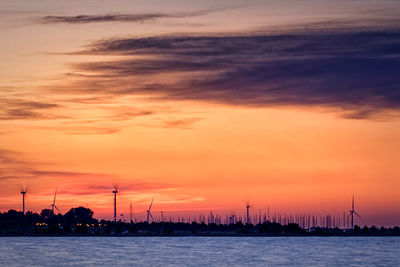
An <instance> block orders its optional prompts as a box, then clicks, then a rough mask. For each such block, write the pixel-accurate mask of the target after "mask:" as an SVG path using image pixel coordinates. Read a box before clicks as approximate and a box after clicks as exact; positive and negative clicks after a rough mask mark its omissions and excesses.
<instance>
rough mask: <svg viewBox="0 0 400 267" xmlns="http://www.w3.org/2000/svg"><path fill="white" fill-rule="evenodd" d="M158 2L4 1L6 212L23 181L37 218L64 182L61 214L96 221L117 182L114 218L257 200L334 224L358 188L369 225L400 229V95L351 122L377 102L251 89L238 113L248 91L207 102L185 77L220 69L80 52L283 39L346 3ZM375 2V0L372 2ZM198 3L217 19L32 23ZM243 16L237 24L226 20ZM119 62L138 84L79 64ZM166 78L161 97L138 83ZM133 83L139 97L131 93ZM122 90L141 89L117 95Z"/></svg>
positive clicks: (105, 213)
mask: <svg viewBox="0 0 400 267" xmlns="http://www.w3.org/2000/svg"><path fill="white" fill-rule="evenodd" d="M153 2H154V3H148V4H146V5H145V4H143V3H142V2H140V1H136V2H134V4H132V3H133V2H132V3H131V4H128V3H127V2H124V1H121V3H119V4H112V3H111V2H108V1H105V2H103V5H97V4H98V3H97V2H96V1H87V2H86V1H82V2H80V3H81V4H80V5H77V4H75V5H74V4H62V5H61V4H50V5H49V4H48V2H46V1H41V2H39V3H40V4H38V5H37V6H35V5H32V4H29V1H25V2H24V1H21V2H20V3H19V4H16V3H14V2H13V1H5V2H4V5H5V9H4V10H5V11H4V14H5V15H4V16H2V18H1V21H0V23H1V24H0V25H1V29H0V30H1V31H2V32H3V33H4V34H3V33H2V35H3V36H5V37H6V38H5V39H4V41H3V40H2V41H1V44H0V45H1V51H0V57H1V58H2V62H3V63H1V70H0V72H1V73H2V74H1V76H0V81H1V86H0V211H5V210H8V209H20V208H21V195H20V194H19V191H20V189H21V186H27V188H28V194H27V208H28V209H29V210H33V211H36V212H40V210H41V209H43V208H46V207H47V206H49V205H50V204H51V201H52V198H53V194H54V191H55V189H56V188H57V190H58V196H57V206H58V207H59V208H60V209H61V211H62V212H66V211H68V210H69V208H71V207H72V206H77V205H83V206H88V207H89V208H91V209H93V210H94V212H95V217H97V218H108V219H110V218H111V217H112V207H113V206H112V201H113V198H112V194H111V191H112V187H113V185H114V184H118V185H119V190H120V194H119V197H118V204H119V205H118V209H119V211H118V213H124V214H125V215H126V216H127V214H128V212H129V203H130V202H133V205H134V211H135V216H136V217H137V218H139V219H144V218H145V209H146V208H147V206H148V204H149V202H150V201H151V199H152V198H153V197H154V206H153V209H154V213H153V214H156V216H159V215H158V214H159V211H161V210H162V211H163V212H164V213H165V214H167V216H168V215H169V216H178V215H180V214H183V215H187V214H191V215H192V214H197V213H208V212H209V211H214V212H216V213H220V214H226V213H228V212H237V213H244V211H245V207H244V206H245V203H246V202H248V201H249V202H250V203H251V204H252V211H253V212H257V211H259V210H265V209H266V208H267V207H269V208H270V210H271V212H273V211H278V212H280V213H284V214H289V213H292V214H294V213H300V212H312V213H318V214H327V213H334V214H339V215H340V214H342V212H343V211H346V212H347V211H348V210H349V209H350V207H351V197H352V195H353V194H354V195H355V198H356V210H357V211H358V213H359V214H361V215H362V216H363V218H364V219H363V220H362V221H359V223H360V224H376V225H395V224H399V223H400V215H399V214H400V205H399V204H400V165H399V160H398V158H399V156H398V155H399V151H400V121H399V120H398V114H399V113H398V110H397V109H398V108H399V107H398V106H397V107H396V106H394V105H392V104H391V102H388V103H389V104H390V105H391V106H387V107H384V108H382V107H381V106H379V109H380V110H379V112H377V113H376V114H375V112H373V113H372V114H373V116H369V115H367V116H366V117H362V118H361V117H360V118H355V115H354V116H353V114H360V113H362V112H364V110H365V109H366V105H370V106H371V109H376V108H378V107H377V106H376V105H375V104H374V103H373V102H367V104H366V105H364V104H363V106H362V109H361V108H360V109H359V108H358V106H353V104H349V103H348V102H341V103H340V104H336V103H337V102H336V101H337V100H335V102H329V103H325V102H324V103H322V104H321V103H320V102H318V103H317V104H315V105H314V104H309V103H308V102H307V103H305V104H304V103H299V104H298V103H296V102H292V101H291V102H285V103H283V102H280V103H271V100H270V99H269V98H268V99H267V101H268V103H267V104H264V103H263V102H259V101H265V99H264V98H260V96H259V95H256V96H254V98H253V95H250V98H249V99H251V101H253V102H251V103H250V102H249V103H250V104H246V103H244V104H243V102H242V101H246V98H245V97H246V96H247V91H246V94H243V95H244V96H245V97H244V98H243V96H242V95H241V93H242V92H241V91H238V95H240V97H238V98H235V92H234V91H230V93H229V95H228V98H229V101H225V98H220V97H219V94H223V93H225V88H223V85H220V84H217V85H214V84H212V85H211V86H209V88H214V87H215V88H216V91H207V92H206V93H204V95H200V96H199V97H197V95H196V92H199V91H196V90H195V89H196V88H195V87H196V86H199V87H200V88H203V87H202V86H203V85H202V84H200V85H199V84H198V83H195V82H193V81H191V83H187V81H188V80H187V75H188V74H187V72H190V73H191V74H190V75H199V76H198V77H203V76H202V75H203V74H202V73H203V72H204V73H205V74H206V75H205V76H204V77H206V76H207V75H208V76H211V75H216V74H217V73H218V71H213V70H211V71H210V70H209V69H206V70H205V69H197V68H198V66H197V65H196V66H195V67H193V70H192V69H190V70H188V68H192V66H188V65H183V67H180V65H178V66H175V65H168V66H170V68H171V69H170V70H166V69H162V70H157V72H156V73H155V72H153V71H154V70H153V68H156V67H155V66H153V65H150V67H149V71H151V73H141V72H140V71H142V70H143V66H142V65H141V64H142V62H144V61H142V59H143V60H147V59H148V58H151V59H152V60H153V59H156V60H158V58H159V57H163V56H162V55H159V54H151V55H150V56H148V55H147V54H146V55H140V54H139V55H126V54H125V52H124V51H123V52H121V53H120V52H118V53H119V54H116V55H115V54H112V53H114V52H112V51H111V52H107V53H110V54H107V53H105V52H104V53H103V52H102V53H101V54H99V55H97V54H93V53H89V54H85V55H82V54H79V53H74V52H77V51H82V50H85V49H89V48H90V44H93V42H94V41H98V40H108V38H120V37H121V36H122V37H124V38H126V37H127V36H129V37H132V36H134V37H135V38H141V37H149V36H165V35H171V36H173V35H176V34H178V35H179V34H181V35H182V34H195V35H199V34H203V33H207V34H208V35H211V36H213V35H215V34H216V33H218V34H221V33H224V34H228V33H229V34H230V35H231V34H232V33H235V34H236V33H237V32H241V31H244V30H246V29H249V30H252V31H255V32H258V31H259V30H261V29H262V30H263V31H265V30H266V29H267V30H266V31H267V32H268V31H269V30H273V31H277V29H278V32H279V31H283V30H282V29H284V28H285V29H286V28H287V27H288V25H293V23H297V22H302V23H311V22H314V21H316V20H318V21H320V20H323V19H325V18H329V19H335V20H337V19H343V18H347V17H350V16H351V14H354V12H355V10H358V8H359V6H357V5H356V4H354V3H347V4H346V2H347V1H338V2H339V3H340V5H338V7H337V8H336V9H334V10H332V8H331V6H330V5H328V4H327V3H328V2H326V5H316V4H310V3H309V5H315V6H312V7H314V8H315V10H317V11H318V16H317V15H315V14H312V12H309V11H307V9H306V8H301V7H300V5H299V6H294V7H292V8H288V7H289V6H290V2H291V1H283V4H280V5H279V4H276V3H275V4H273V3H272V2H269V1H265V2H261V1H254V2H253V1H250V2H249V3H246V4H243V2H240V1H233V2H232V3H230V4H229V5H228V4H219V5H217V6H216V5H215V4H212V3H211V1H204V3H202V4H199V3H196V4H194V2H193V3H190V2H185V3H187V4H186V5H183V6H182V5H181V4H180V2H179V1H172V4H171V5H169V6H168V5H163V4H162V3H160V2H159V1H153ZM351 2H353V1H351ZM370 2H371V5H372V7H374V5H375V6H378V4H377V1H370ZM139 3H140V5H139ZM135 4H136V5H135ZM156 4H157V5H156ZM385 5H386V6H384V7H387V8H388V9H390V8H391V7H393V6H395V5H398V4H397V3H391V2H390V1H386V2H385ZM155 7H157V8H158V9H157V10H156V8H155ZM371 9H372V8H371ZM198 10H208V11H207V12H206V13H207V14H205V15H204V14H201V15H196V16H192V15H190V16H189V15H188V16H186V15H185V16H183V17H179V16H175V15H174V16H175V17H166V18H163V17H160V18H158V19H155V20H149V21H139V22H132V21H130V22H119V21H117V22H112V23H109V22H102V23H99V24H98V23H89V24H87V23H77V24H68V23H60V24H58V23H54V24H52V23H41V22H38V21H39V20H38V19H40V18H43V17H45V16H75V15H82V14H89V15H96V14H119V13H135V14H136V13H141V14H142V13H146V14H147V13H149V12H151V13H163V14H164V13H165V14H177V13H179V12H180V13H179V14H182V13H185V12H189V13H190V12H193V11H198ZM209 10H214V11H212V12H211V11H210V12H209ZM343 10H346V12H347V13H344V12H343ZM369 12H370V9H369V8H368V9H367V8H365V12H364V13H363V14H364V15H365V16H366V17H367V16H369V15H370V13H369ZM240 14H242V17H240V18H239V20H240V22H241V23H239V26H235V27H234V26H232V22H234V21H236V20H237V18H238V15H240ZM268 14H272V15H271V16H268ZM359 16H360V15H359ZM235 25H237V24H235ZM268 27H270V28H268ZM279 27H281V28H279ZM279 29H280V30H279ZM207 38H210V37H207ZM2 39H3V38H2ZM207 40H208V39H207ZM71 53H72V54H71ZM174 53H175V52H174ZM124 60H130V61H129V64H132V62H134V63H135V64H134V65H132V66H131V65H129V68H128V67H127V69H122V70H121V72H122V71H126V70H130V71H132V72H135V76H130V75H131V73H129V74H125V73H123V74H118V75H120V76H112V77H111V78H108V77H107V76H106V75H110V73H112V74H113V75H114V72H117V71H116V70H115V69H118V68H117V67H115V68H114V69H112V70H110V72H108V71H104V70H103V69H102V68H100V67H99V65H94V66H93V65H91V66H89V67H90V68H89V67H88V65H82V64H86V63H88V62H92V63H94V64H99V62H106V63H105V64H106V66H107V68H108V67H109V66H111V65H112V64H114V63H115V62H116V63H115V64H125V63H124V62H125V61H124ZM196 60H199V59H196ZM224 60H227V59H226V58H225V59H224ZM131 61H132V62H131ZM200 61H201V60H200ZM200 61H199V62H200ZM110 62H114V63H110ZM196 62H197V61H196ZM163 63H164V61H160V62H157V64H163ZM169 63H170V62H169ZM222 63H223V62H222ZM79 64H81V65H79ZM146 64H148V62H147V61H146ZM179 64H181V63H179ZM207 64H208V63H207ZM233 64H237V62H236V63H235V62H234V63H233ZM136 65H138V66H139V69H136V67H135V66H136ZM113 66H114V65H113ZM116 66H119V65H116ZM156 66H158V65H156ZM246 66H247V65H246ZM125 67H126V66H125V65H124V68H125ZM175 67H176V69H174V70H172V68H175ZM182 68H183V70H182ZM246 68H247V67H246ZM118 70H119V69H118ZM118 73H119V72H118ZM136 73H139V74H137V75H136ZM98 77H101V79H100V78H98ZM196 77H197V76H196ZM199 79H200V78H199ZM217 81H219V80H217ZM255 81H258V80H255ZM177 82H179V86H177ZM161 83H164V84H166V85H165V88H164V87H162V86H160V88H157V89H154V90H153V89H151V90H149V91H146V89H143V88H145V86H150V85H151V86H156V87H157V86H158V85H154V84H161ZM271 83H272V81H271ZM244 84H245V83H244ZM133 85H135V86H139V85H140V86H143V88H142V87H140V88H139V87H137V88H136V87H134V88H133V89H131V87H132V86H133ZM163 86H164V85H163ZM168 86H177V87H172V88H173V89H169V87H168ZM191 86H193V88H191ZM218 86H219V87H218ZM266 86H267V87H268V86H273V85H271V84H267V85H266ZM182 88H183V89H182ZM243 88H245V87H243ZM249 88H251V86H250V87H249ZM255 88H256V89H257V88H258V87H255ZM128 89H129V90H133V93H131V91H129V92H130V93H126V91H123V90H128ZM121 90H122V91H123V92H124V93H121ZM169 90H171V91H169ZM177 90H181V91H178V92H177ZM191 90H193V93H192V94H193V95H194V97H192V96H191V95H190V94H191V93H190V92H192V91H191ZM199 90H200V89H199ZM207 90H208V89H207ZM248 90H250V89H248ZM257 90H258V89H257ZM203 91H204V90H203ZM188 92H189V93H188ZM175 93H176V94H177V95H175ZM178 93H179V94H178ZM250 93H251V92H250ZM250 93H249V94H250ZM182 95H183V97H182ZM338 95H339V94H338ZM275 97H276V96H275V95H274V96H273V99H276V98H275ZM295 98H296V99H298V98H300V96H299V95H296V96H295ZM254 99H256V100H254ZM259 99H261V100H259ZM318 99H319V98H318ZM360 99H364V98H361V97H360ZM254 101H257V102H254ZM313 101H315V100H314V99H313ZM371 103H372V104H371ZM384 104H385V102H383V105H384ZM370 106H368V112H369V110H370ZM348 114H352V115H351V116H350V115H348ZM367 114H369V113H367Z"/></svg>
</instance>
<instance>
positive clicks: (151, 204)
mask: <svg viewBox="0 0 400 267" xmlns="http://www.w3.org/2000/svg"><path fill="white" fill-rule="evenodd" d="M153 200H154V198H153V199H152V200H151V203H150V207H149V211H150V210H151V206H153Z"/></svg>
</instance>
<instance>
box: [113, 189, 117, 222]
mask: <svg viewBox="0 0 400 267" xmlns="http://www.w3.org/2000/svg"><path fill="white" fill-rule="evenodd" d="M112 192H113V194H114V223H117V193H118V187H117V186H114V190H113V191H112Z"/></svg>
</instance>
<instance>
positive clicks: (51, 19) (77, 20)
mask: <svg viewBox="0 0 400 267" xmlns="http://www.w3.org/2000/svg"><path fill="white" fill-rule="evenodd" d="M220 10H222V9H208V10H198V11H193V12H178V13H171V14H167V13H160V12H156V13H144V14H104V15H76V16H44V17H41V18H39V20H38V21H39V22H40V23H43V24H54V23H71V24H84V23H85V24H86V23H98V22H146V21H151V20H155V19H162V18H186V17H195V16H203V15H207V14H209V13H212V12H216V11H220Z"/></svg>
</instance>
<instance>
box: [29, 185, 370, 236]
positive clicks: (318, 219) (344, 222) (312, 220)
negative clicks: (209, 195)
mask: <svg viewBox="0 0 400 267" xmlns="http://www.w3.org/2000/svg"><path fill="white" fill-rule="evenodd" d="M26 192H27V191H26V190H25V189H23V190H21V194H22V212H23V214H25V194H26ZM112 193H113V194H114V222H115V223H116V222H117V194H118V193H119V192H118V187H117V186H114V190H113V191H112ZM56 196H57V190H56V191H55V193H54V198H53V202H52V203H51V204H50V206H49V208H51V211H52V213H53V214H54V210H55V209H56V210H58V211H59V212H60V210H59V209H58V207H57V206H56ZM153 201H154V198H153V199H152V200H151V202H150V206H149V208H148V209H147V210H146V222H147V223H150V222H155V221H156V220H155V219H154V218H153V215H152V214H151V208H152V206H153ZM250 207H251V206H250V203H248V202H247V203H246V216H245V217H242V216H240V215H239V216H237V215H235V214H234V213H232V214H230V215H226V216H225V220H223V218H222V217H221V216H219V215H215V214H214V213H212V212H210V214H208V215H204V214H202V215H199V216H198V217H193V218H190V217H189V218H186V219H185V218H183V217H182V218H181V217H178V220H177V221H178V222H182V223H183V222H187V223H191V222H199V223H208V224H210V223H216V224H222V223H225V224H235V223H237V222H242V223H244V222H245V223H246V224H250V223H253V224H256V223H264V222H267V221H270V222H275V223H280V224H282V225H286V224H289V223H297V224H298V225H300V227H302V228H306V229H309V228H312V227H326V228H336V227H338V228H341V227H342V228H349V227H350V226H351V229H353V228H354V215H356V216H358V217H359V218H362V217H361V216H360V215H359V214H358V213H357V212H356V211H355V210H354V196H353V199H352V203H351V210H350V211H349V214H348V216H346V213H345V212H343V217H342V218H341V216H334V215H331V214H328V215H325V216H318V215H315V214H311V213H302V214H297V215H281V214H279V213H276V212H275V213H274V214H273V215H271V216H270V213H269V207H268V209H267V211H266V212H264V213H263V214H262V212H261V210H260V211H259V213H258V214H257V213H255V214H254V215H253V216H250ZM129 210H130V221H131V222H133V216H132V214H133V213H132V203H130V206H129ZM121 216H122V214H121ZM164 221H165V218H164V213H163V212H162V211H161V218H160V222H164ZM167 221H168V220H167ZM169 221H170V222H172V221H174V222H175V220H173V219H172V218H170V219H169Z"/></svg>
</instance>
